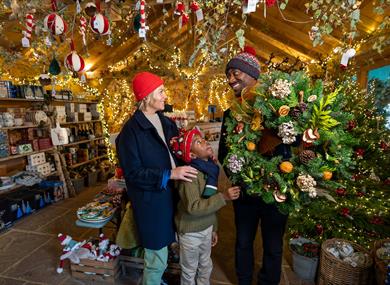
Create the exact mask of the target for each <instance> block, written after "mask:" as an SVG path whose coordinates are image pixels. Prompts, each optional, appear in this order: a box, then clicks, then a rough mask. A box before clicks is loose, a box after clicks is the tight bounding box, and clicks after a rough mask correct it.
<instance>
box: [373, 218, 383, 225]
mask: <svg viewBox="0 0 390 285" xmlns="http://www.w3.org/2000/svg"><path fill="white" fill-rule="evenodd" d="M370 223H371V224H373V225H383V223H384V221H383V219H382V218H381V217H378V216H373V217H372V219H371V220H370Z"/></svg>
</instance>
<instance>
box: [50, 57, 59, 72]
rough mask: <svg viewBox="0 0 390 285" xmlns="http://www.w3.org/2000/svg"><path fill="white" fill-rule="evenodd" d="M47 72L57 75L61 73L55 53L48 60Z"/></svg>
mask: <svg viewBox="0 0 390 285" xmlns="http://www.w3.org/2000/svg"><path fill="white" fill-rule="evenodd" d="M49 73H50V74H52V75H58V74H60V73H61V67H60V64H59V63H58V61H57V59H56V57H55V55H53V59H52V61H51V62H50V66H49Z"/></svg>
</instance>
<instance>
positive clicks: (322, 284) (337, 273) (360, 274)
mask: <svg viewBox="0 0 390 285" xmlns="http://www.w3.org/2000/svg"><path fill="white" fill-rule="evenodd" d="M342 241H344V242H348V243H350V244H351V245H352V247H353V249H354V250H355V251H360V252H364V253H367V254H368V252H367V251H366V250H365V249H364V248H363V247H361V246H360V245H358V244H356V243H353V242H350V241H346V240H343V239H336V238H334V239H329V240H326V241H324V242H323V243H322V245H321V257H320V274H319V278H318V285H369V284H372V283H371V282H372V259H371V258H368V259H367V262H366V264H364V265H360V266H356V267H353V266H351V265H349V264H348V263H345V262H343V261H342V260H340V259H338V258H336V257H334V256H333V255H332V254H331V253H329V252H328V251H327V250H326V249H327V248H329V247H330V246H331V245H332V244H335V243H336V242H342Z"/></svg>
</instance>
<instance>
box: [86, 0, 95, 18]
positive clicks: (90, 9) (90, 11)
mask: <svg viewBox="0 0 390 285" xmlns="http://www.w3.org/2000/svg"><path fill="white" fill-rule="evenodd" d="M84 11H85V14H87V15H88V16H89V17H93V16H95V14H96V12H97V8H96V5H95V3H93V2H88V3H87V4H86V5H85V8H84Z"/></svg>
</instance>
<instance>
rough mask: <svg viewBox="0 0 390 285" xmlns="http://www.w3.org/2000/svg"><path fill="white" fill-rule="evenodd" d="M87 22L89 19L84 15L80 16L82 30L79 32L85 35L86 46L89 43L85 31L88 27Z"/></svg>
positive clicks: (84, 42)
mask: <svg viewBox="0 0 390 285" xmlns="http://www.w3.org/2000/svg"><path fill="white" fill-rule="evenodd" d="M87 23H88V21H87V19H85V17H84V16H81V17H80V31H79V32H80V35H81V36H82V37H83V44H84V46H86V45H87V40H86V38H85V31H86V29H87Z"/></svg>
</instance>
